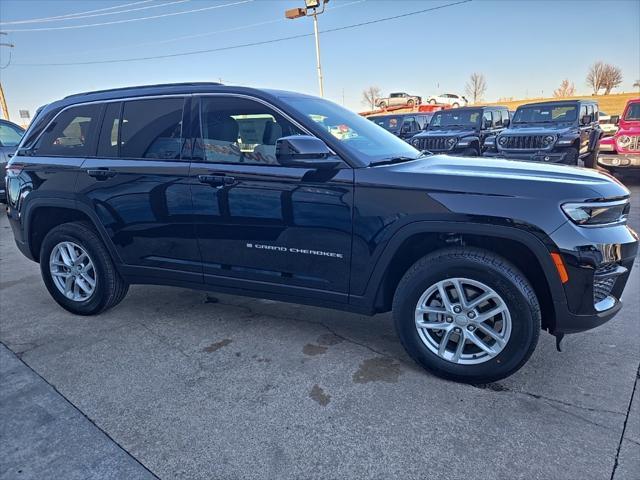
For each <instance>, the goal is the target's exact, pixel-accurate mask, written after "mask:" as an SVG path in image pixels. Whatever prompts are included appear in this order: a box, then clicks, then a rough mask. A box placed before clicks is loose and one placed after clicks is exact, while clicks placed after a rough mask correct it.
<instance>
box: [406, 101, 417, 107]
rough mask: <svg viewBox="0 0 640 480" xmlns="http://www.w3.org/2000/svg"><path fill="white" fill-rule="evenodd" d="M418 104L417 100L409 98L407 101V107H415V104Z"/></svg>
mask: <svg viewBox="0 0 640 480" xmlns="http://www.w3.org/2000/svg"><path fill="white" fill-rule="evenodd" d="M415 104H416V102H414V101H413V100H409V101H407V107H409V108H413V106H414V105H415Z"/></svg>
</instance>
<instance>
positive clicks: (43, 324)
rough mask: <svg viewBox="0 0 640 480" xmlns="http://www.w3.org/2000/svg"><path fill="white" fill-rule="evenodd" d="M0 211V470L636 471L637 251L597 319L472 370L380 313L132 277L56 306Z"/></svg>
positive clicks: (631, 474)
mask: <svg viewBox="0 0 640 480" xmlns="http://www.w3.org/2000/svg"><path fill="white" fill-rule="evenodd" d="M630 188H631V190H632V192H633V195H634V198H633V207H632V215H631V219H630V223H631V225H632V226H633V227H634V228H635V229H640V201H639V197H640V184H639V183H638V182H635V184H632V185H630ZM0 217H1V218H0V315H1V323H0V340H1V341H2V343H3V344H4V345H5V346H6V347H7V348H8V350H2V351H0V353H1V356H0V361H1V362H2V365H1V367H2V368H0V374H1V375H2V380H1V381H2V395H1V396H0V407H1V409H2V411H1V412H0V416H1V422H2V423H1V425H2V429H1V431H0V435H1V437H0V440H1V444H0V478H2V479H14V478H44V477H43V476H42V475H43V473H46V472H48V473H49V475H50V477H51V478H100V479H104V478H141V479H142V478H153V475H155V476H157V477H159V478H161V479H213V478H215V479H265V478H267V479H284V478H296V479H301V478H304V479H316V478H317V479H364V478H367V479H369V478H379V479H392V478H401V479H425V478H447V479H459V478H469V479H476V478H491V479H527V480H530V479H553V480H562V479H567V480H575V479H580V480H587V479H596V480H603V479H614V480H627V479H629V480H632V479H638V478H640V392H638V387H637V383H638V373H639V365H640V347H639V346H640V321H639V320H638V319H639V318H640V295H638V293H639V292H640V265H639V264H638V263H640V262H636V265H635V270H634V271H633V273H632V276H631V279H630V281H629V284H628V285H627V289H626V292H625V296H624V297H623V300H624V301H625V307H624V309H623V310H622V313H621V314H619V315H618V316H617V317H616V318H615V319H614V320H613V321H611V322H609V323H608V324H606V325H604V326H602V327H600V328H598V329H595V330H592V331H589V332H586V333H582V334H578V335H573V336H568V337H567V338H566V339H565V342H564V351H563V352H562V353H558V352H557V351H556V349H555V344H554V338H553V337H551V336H550V335H548V334H543V335H541V337H540V343H539V344H538V348H537V350H536V352H535V353H534V355H533V357H532V358H531V360H530V361H529V362H528V363H527V364H526V365H525V366H524V367H523V368H522V369H521V370H520V371H519V372H518V373H516V374H515V375H513V376H512V377H510V378H508V379H507V380H504V381H502V382H500V383H497V384H492V385H489V386H486V387H484V388H479V387H472V386H468V385H461V384H456V383H451V382H447V381H444V380H441V379H438V378H436V377H434V376H431V375H429V374H427V373H425V372H424V371H422V370H421V369H420V368H418V367H417V366H416V365H415V364H414V363H413V362H412V361H411V360H410V359H409V358H408V357H407V356H406V354H405V353H404V351H403V349H402V347H401V346H400V344H399V342H398V340H397V338H396V335H395V333H394V330H393V325H392V321H391V316H390V315H389V314H384V315H378V316H376V317H373V318H370V317H364V316H359V315H355V314H348V313H342V312H337V311H332V310H326V309H321V308H312V307H303V306H298V305H290V304H285V303H278V302H273V301H265V300H256V299H246V298H241V297H232V296H227V295H219V294H212V293H203V292H196V291H190V290H183V289H174V288H168V287H150V286H134V287H132V288H131V290H130V293H129V295H128V297H127V298H126V299H125V300H124V301H123V302H122V303H121V304H120V305H119V306H118V307H116V308H115V309H113V310H111V311H108V312H107V313H105V314H102V315H100V316H97V317H79V316H73V315H71V314H69V313H67V312H66V311H64V310H62V309H61V308H60V307H58V305H57V304H56V303H54V301H53V300H52V299H51V298H50V297H49V295H48V293H47V292H46V289H45V287H44V285H43V284H42V282H41V280H40V275H39V268H38V265H37V264H35V263H33V262H30V261H29V260H27V259H26V258H24V257H23V256H22V255H21V254H20V253H19V252H18V250H17V248H16V247H15V245H14V243H13V236H12V234H11V231H10V229H9V226H8V222H7V219H6V217H5V216H4V215H1V216H0ZM0 348H1V347H0ZM9 350H10V351H9ZM11 352H13V353H11ZM634 391H635V395H634ZM52 439H55V441H52ZM105 458H108V459H109V462H106V463H105ZM18 470H20V475H19V476H18V475H17V474H16V472H17V471H18ZM74 475H75V476H74Z"/></svg>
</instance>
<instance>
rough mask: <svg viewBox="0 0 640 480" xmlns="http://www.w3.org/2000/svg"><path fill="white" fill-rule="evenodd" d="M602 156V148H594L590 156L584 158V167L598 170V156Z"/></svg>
mask: <svg viewBox="0 0 640 480" xmlns="http://www.w3.org/2000/svg"><path fill="white" fill-rule="evenodd" d="M599 154H600V146H599V145H598V146H596V147H594V149H593V150H592V151H591V152H589V155H587V156H586V157H584V160H583V162H584V166H585V168H595V169H597V168H598V155H599Z"/></svg>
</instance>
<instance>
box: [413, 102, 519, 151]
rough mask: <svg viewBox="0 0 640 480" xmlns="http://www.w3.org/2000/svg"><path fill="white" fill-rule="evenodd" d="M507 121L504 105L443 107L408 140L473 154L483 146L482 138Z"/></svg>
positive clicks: (431, 147)
mask: <svg viewBox="0 0 640 480" xmlns="http://www.w3.org/2000/svg"><path fill="white" fill-rule="evenodd" d="M507 125H509V110H508V109H507V107H464V108H456V109H453V110H443V111H440V112H437V113H435V114H434V115H433V117H431V121H430V122H429V126H428V127H427V129H426V131H424V132H420V133H418V134H417V135H415V136H414V137H413V138H412V139H411V141H410V143H411V145H413V146H414V147H416V148H417V149H418V150H428V151H429V152H433V153H449V154H452V155H463V156H467V157H476V156H478V155H481V154H482V152H483V151H484V150H485V147H484V141H485V139H486V138H487V137H492V136H495V135H497V134H498V133H500V132H501V131H502V130H503V129H504V128H505V127H506V126H507Z"/></svg>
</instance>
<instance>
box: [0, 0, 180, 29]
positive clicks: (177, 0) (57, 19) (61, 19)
mask: <svg viewBox="0 0 640 480" xmlns="http://www.w3.org/2000/svg"><path fill="white" fill-rule="evenodd" d="M189 1H190V0H174V1H172V2H167V3H156V4H154V5H146V6H144V7H136V8H128V9H126V10H118V11H116V12H101V13H92V14H90V15H79V14H76V15H71V16H67V17H52V18H49V19H43V20H40V21H38V22H35V21H28V22H23V23H45V22H64V21H68V20H80V19H82V18H93V17H103V16H105V15H120V14H122V13H129V12H138V11H140V10H149V9H150V8H161V7H167V6H169V5H175V4H178V3H185V2H189ZM9 23H12V22H9ZM2 25H7V24H0V26H2ZM9 31H10V30H9ZM14 31H16V32H19V31H29V29H24V30H14Z"/></svg>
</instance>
